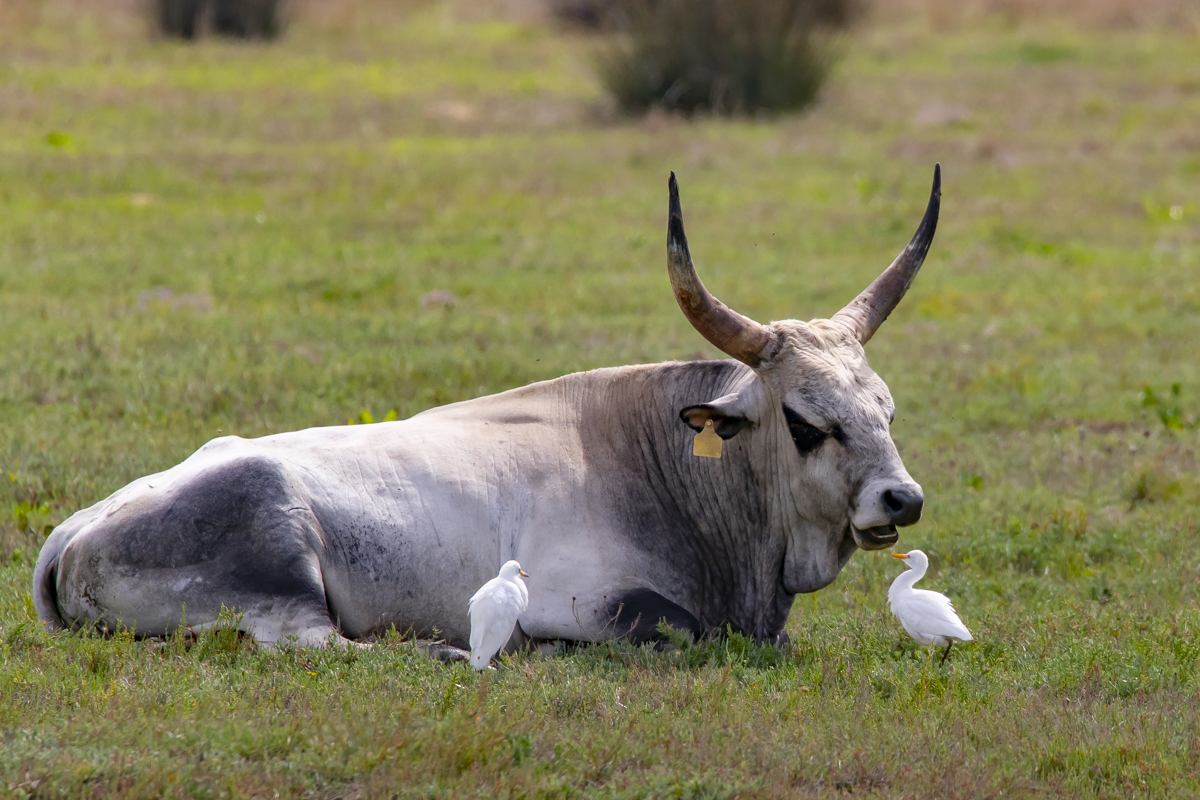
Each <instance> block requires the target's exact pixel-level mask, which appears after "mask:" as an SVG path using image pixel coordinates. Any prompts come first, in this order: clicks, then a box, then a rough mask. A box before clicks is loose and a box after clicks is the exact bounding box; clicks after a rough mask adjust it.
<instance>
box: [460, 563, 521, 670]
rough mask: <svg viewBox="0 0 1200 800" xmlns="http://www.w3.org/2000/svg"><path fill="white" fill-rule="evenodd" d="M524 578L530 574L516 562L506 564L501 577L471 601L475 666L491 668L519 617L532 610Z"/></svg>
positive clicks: (485, 587)
mask: <svg viewBox="0 0 1200 800" xmlns="http://www.w3.org/2000/svg"><path fill="white" fill-rule="evenodd" d="M522 577H525V578H528V577H529V575H527V574H526V573H525V570H523V569H521V565H520V564H518V563H517V562H516V561H506V562H504V566H502V567H501V568H500V574H499V575H497V576H496V577H494V578H492V579H491V580H490V581H488V582H487V583H485V584H484V585H483V586H481V587H479V591H478V592H476V593H475V594H474V595H472V597H471V599H470V600H469V601H468V602H467V611H468V612H469V613H470V615H471V666H473V667H475V669H478V670H484V669H487V668H488V663H489V662H490V661H491V660H492V656H494V655H496V653H498V652H500V648H502V647H504V645H506V644H508V640H509V638H510V637H512V632H513V628H514V627H516V624H517V617H519V616H521V612H523V611H524V610H525V609H526V608H528V607H529V590H528V589H527V588H525V581H523V580H521V578H522Z"/></svg>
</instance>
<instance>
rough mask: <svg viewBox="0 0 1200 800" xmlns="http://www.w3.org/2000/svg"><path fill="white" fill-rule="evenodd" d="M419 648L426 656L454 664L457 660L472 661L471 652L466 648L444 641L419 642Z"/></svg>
mask: <svg viewBox="0 0 1200 800" xmlns="http://www.w3.org/2000/svg"><path fill="white" fill-rule="evenodd" d="M416 644H417V650H418V651H419V652H420V653H421V654H422V655H424V656H428V657H429V658H432V659H436V660H438V661H441V662H442V663H445V664H453V663H454V662H456V661H470V660H471V654H470V653H468V652H467V651H466V650H463V649H461V648H458V647H453V646H451V645H448V644H443V643H442V642H417V643H416Z"/></svg>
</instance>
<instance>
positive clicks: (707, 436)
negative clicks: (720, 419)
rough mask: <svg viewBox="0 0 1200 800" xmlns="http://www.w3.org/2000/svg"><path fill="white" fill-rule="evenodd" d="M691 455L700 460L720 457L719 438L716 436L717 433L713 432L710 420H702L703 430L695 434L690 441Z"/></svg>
mask: <svg viewBox="0 0 1200 800" xmlns="http://www.w3.org/2000/svg"><path fill="white" fill-rule="evenodd" d="M692 455H694V456H700V457H701V458H720V457H721V437H720V436H717V432H716V431H715V430H713V423H712V420H711V419H706V420H704V430H702V431H700V432H699V433H697V434H696V438H695V439H692Z"/></svg>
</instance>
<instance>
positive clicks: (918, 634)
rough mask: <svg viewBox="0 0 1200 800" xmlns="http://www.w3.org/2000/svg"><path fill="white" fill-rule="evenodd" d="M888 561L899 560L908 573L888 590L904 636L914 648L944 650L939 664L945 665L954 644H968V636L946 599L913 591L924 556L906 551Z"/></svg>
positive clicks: (921, 572) (921, 574)
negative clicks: (914, 642) (911, 642)
mask: <svg viewBox="0 0 1200 800" xmlns="http://www.w3.org/2000/svg"><path fill="white" fill-rule="evenodd" d="M892 558H902V559H904V560H905V563H906V564H907V565H908V572H905V573H902V574H901V575H900V576H899V577H897V578H896V580H894V581H892V587H891V588H890V589H888V603H890V604H891V606H892V613H893V614H895V615H896V618H897V619H899V620H900V624H901V625H903V626H904V630H906V631H908V635H909V636H911V637H913V638H914V639H916V640H917V644H919V645H922V646H924V647H930V646H937V647H942V646H945V648H946V652H945V654H944V655H943V656H942V663H943V664H944V663H946V658H947V657H949V655H950V648H951V647H953V646H954V643H955V642H969V641H971V632H970V631H969V630H967V626H966V625H963V624H962V620H961V619H959V618H958V614H957V613H955V611H954V606H952V605H951V604H950V598H948V597H946V595H944V594H941V593H940V592H931V591H929V590H928V589H914V588H913V584H915V583H916V582H917V581H919V580H921V578H924V577H925V570H927V569H929V557H928V556H926V555H925V554H924V553H922V552H921V551H920V550H909V551H908V552H907V553H892Z"/></svg>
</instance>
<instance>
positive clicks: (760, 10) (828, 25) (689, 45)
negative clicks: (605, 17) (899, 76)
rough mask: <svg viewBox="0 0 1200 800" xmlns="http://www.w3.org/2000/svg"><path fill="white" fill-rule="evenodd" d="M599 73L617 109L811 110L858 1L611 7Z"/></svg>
mask: <svg viewBox="0 0 1200 800" xmlns="http://www.w3.org/2000/svg"><path fill="white" fill-rule="evenodd" d="M612 6H613V10H612V14H613V15H614V18H615V19H616V25H617V27H618V29H619V30H620V32H621V35H620V37H619V39H618V42H617V43H616V44H615V45H613V46H612V47H611V48H610V49H609V50H608V51H607V52H606V53H605V54H603V55H602V56H601V60H600V76H601V79H602V80H603V82H604V84H605V86H606V87H607V88H608V90H609V91H610V92H611V93H612V95H613V96H614V97H615V98H616V100H617V102H618V103H619V104H620V106H621V108H622V109H624V110H625V111H627V112H631V113H636V112H640V111H645V110H647V109H650V108H654V107H660V108H664V109H667V110H671V111H683V112H685V113H693V112H698V111H709V112H711V113H714V114H753V113H756V112H760V111H789V110H795V109H799V108H803V107H804V106H806V105H808V104H810V103H812V102H813V101H814V100H815V99H816V97H817V94H818V92H819V91H820V88H821V84H822V83H823V82H824V80H825V77H826V75H828V73H829V67H830V66H831V64H832V61H833V58H834V55H835V48H834V43H833V39H832V36H831V34H832V33H833V32H834V31H835V30H836V29H839V28H844V27H846V26H847V25H849V24H850V23H851V22H852V21H853V20H854V19H855V17H856V16H857V15H858V12H859V11H860V10H861V2H860V0H744V2H739V3H729V2H723V0H613V3H612Z"/></svg>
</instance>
